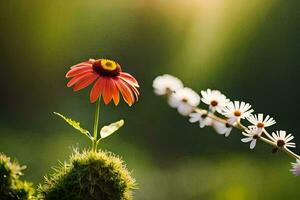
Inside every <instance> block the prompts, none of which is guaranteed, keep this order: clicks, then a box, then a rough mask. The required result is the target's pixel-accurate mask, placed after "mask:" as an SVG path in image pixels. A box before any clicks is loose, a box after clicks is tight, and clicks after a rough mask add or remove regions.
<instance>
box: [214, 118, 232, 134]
mask: <svg viewBox="0 0 300 200" xmlns="http://www.w3.org/2000/svg"><path fill="white" fill-rule="evenodd" d="M213 127H214V129H215V131H216V132H217V133H219V134H221V135H225V137H228V136H229V134H230V132H231V130H232V126H231V125H230V124H229V123H222V122H219V121H216V120H215V121H214V122H213Z"/></svg>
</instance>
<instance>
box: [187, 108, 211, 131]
mask: <svg viewBox="0 0 300 200" xmlns="http://www.w3.org/2000/svg"><path fill="white" fill-rule="evenodd" d="M189 116H190V119H189V121H190V122H191V123H195V122H199V126H200V128H203V127H205V126H211V125H212V122H213V120H212V119H211V118H210V117H209V116H208V115H207V111H202V112H200V111H199V112H194V113H191V114H190V115H189Z"/></svg>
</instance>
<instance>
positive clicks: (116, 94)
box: [113, 80, 120, 106]
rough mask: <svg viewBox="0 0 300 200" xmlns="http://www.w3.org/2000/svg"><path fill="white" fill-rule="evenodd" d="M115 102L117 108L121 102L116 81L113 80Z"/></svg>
mask: <svg viewBox="0 0 300 200" xmlns="http://www.w3.org/2000/svg"><path fill="white" fill-rule="evenodd" d="M113 100H114V103H115V105H116V106H117V105H118V104H119V102H120V96H119V90H118V87H117V85H116V83H115V81H114V80H113Z"/></svg>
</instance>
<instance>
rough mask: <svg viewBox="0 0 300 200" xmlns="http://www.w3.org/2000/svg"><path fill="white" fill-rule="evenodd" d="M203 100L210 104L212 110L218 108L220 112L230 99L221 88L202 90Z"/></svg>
mask: <svg viewBox="0 0 300 200" xmlns="http://www.w3.org/2000/svg"><path fill="white" fill-rule="evenodd" d="M201 95H202V99H201V100H202V101H203V102H204V103H205V104H207V105H209V109H210V110H211V111H212V112H215V110H217V111H218V112H220V111H221V110H222V108H223V107H224V106H225V105H226V104H227V103H228V102H229V101H230V100H229V99H227V98H226V96H225V95H223V94H222V93H221V92H220V91H219V90H211V89H207V90H206V91H203V90H202V91H201Z"/></svg>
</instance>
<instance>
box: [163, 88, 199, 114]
mask: <svg viewBox="0 0 300 200" xmlns="http://www.w3.org/2000/svg"><path fill="white" fill-rule="evenodd" d="M168 103H169V105H170V106H171V107H173V108H177V110H178V112H179V113H180V114H182V115H184V116H187V115H189V114H190V113H191V112H193V110H194V108H195V107H197V106H198V105H199V104H200V96H199V95H198V94H197V93H196V92H195V91H194V90H192V89H190V88H187V87H185V88H182V89H179V90H177V91H176V92H175V93H173V94H172V95H171V96H170V97H169V99H168Z"/></svg>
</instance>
